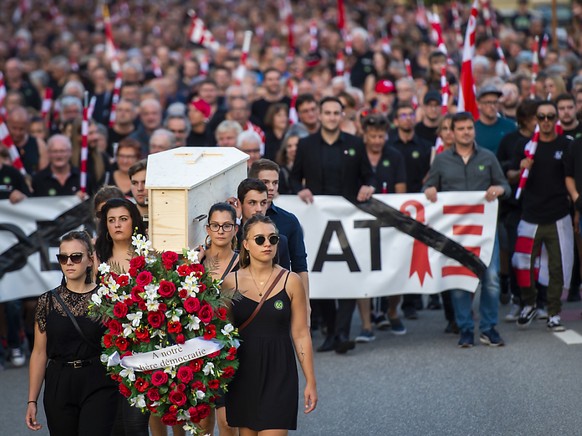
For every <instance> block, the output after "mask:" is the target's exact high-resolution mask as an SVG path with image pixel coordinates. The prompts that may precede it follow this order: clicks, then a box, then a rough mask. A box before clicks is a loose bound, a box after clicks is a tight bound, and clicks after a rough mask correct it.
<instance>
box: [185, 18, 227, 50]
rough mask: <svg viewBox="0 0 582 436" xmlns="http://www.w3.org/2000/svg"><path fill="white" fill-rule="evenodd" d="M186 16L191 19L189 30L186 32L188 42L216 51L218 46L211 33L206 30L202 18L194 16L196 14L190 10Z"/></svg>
mask: <svg viewBox="0 0 582 436" xmlns="http://www.w3.org/2000/svg"><path fill="white" fill-rule="evenodd" d="M188 14H189V15H190V17H191V22H190V29H189V30H188V39H189V40H190V42H192V43H193V44H198V45H201V46H202V47H206V48H209V49H210V50H213V51H216V50H217V49H218V47H219V46H220V45H219V44H218V42H217V41H216V39H214V35H213V34H212V32H211V31H210V30H208V29H207V28H206V24H204V21H203V20H202V18H200V17H199V16H198V15H196V12H194V11H193V10H190V11H189V12H188Z"/></svg>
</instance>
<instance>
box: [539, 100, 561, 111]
mask: <svg viewBox="0 0 582 436" xmlns="http://www.w3.org/2000/svg"><path fill="white" fill-rule="evenodd" d="M542 106H552V107H553V108H554V109H555V110H556V113H558V107H557V106H556V103H554V102H553V101H552V100H539V101H538V106H537V107H536V112H537V110H538V109H539V108H540V107H542Z"/></svg>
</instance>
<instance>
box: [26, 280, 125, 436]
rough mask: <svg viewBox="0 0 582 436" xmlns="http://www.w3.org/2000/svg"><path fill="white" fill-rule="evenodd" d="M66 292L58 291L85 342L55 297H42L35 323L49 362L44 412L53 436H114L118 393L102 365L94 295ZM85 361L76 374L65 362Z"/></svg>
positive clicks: (99, 331) (48, 293)
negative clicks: (92, 314) (92, 306)
mask: <svg viewBox="0 0 582 436" xmlns="http://www.w3.org/2000/svg"><path fill="white" fill-rule="evenodd" d="M96 290H97V288H95V289H93V290H92V291H90V292H86V293H83V294H79V293H76V292H72V291H70V290H68V289H67V288H66V287H64V286H60V287H59V288H57V291H56V292H58V294H59V295H60V297H61V298H62V300H63V301H64V303H65V304H66V305H67V307H68V308H69V310H70V311H71V313H72V314H73V316H74V317H75V319H76V320H77V323H78V324H79V327H80V328H81V330H82V332H83V333H84V334H85V336H86V337H87V339H88V340H89V341H90V342H91V343H87V342H85V340H83V338H81V336H80V334H79V332H78V331H77V330H76V328H75V327H74V325H73V323H72V321H71V319H69V317H68V316H67V314H66V313H65V311H64V310H63V308H62V307H61V305H60V304H59V302H58V301H57V300H56V298H55V297H54V295H52V292H50V291H49V292H46V293H44V294H43V295H41V296H40V298H39V300H38V306H37V309H36V316H35V318H36V322H37V323H38V327H39V329H40V331H41V332H45V333H46V340H47V342H46V354H47V357H48V358H49V362H48V365H47V368H46V373H45V389H44V400H43V404H44V408H45V413H46V417H47V424H48V428H49V431H50V433H51V434H54V435H77V434H83V435H108V434H110V433H111V429H112V426H113V421H114V419H115V413H116V408H117V399H118V397H119V393H118V392H117V386H116V384H115V382H113V381H112V380H111V379H110V378H109V377H108V376H107V374H106V370H105V367H104V366H103V365H102V364H101V362H100V354H101V353H100V348H101V337H102V335H103V333H104V332H105V327H104V326H103V325H102V323H100V322H97V321H94V320H92V319H90V318H88V317H87V308H88V304H89V302H90V301H91V295H92V294H93V293H94V292H95V291H96ZM73 361H83V366H82V367H78V368H75V367H73V366H72V365H71V364H67V363H66V362H73Z"/></svg>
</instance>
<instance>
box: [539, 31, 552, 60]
mask: <svg viewBox="0 0 582 436" xmlns="http://www.w3.org/2000/svg"><path fill="white" fill-rule="evenodd" d="M549 41H550V36H549V35H548V34H547V33H544V36H543V38H542V46H541V48H540V57H541V58H542V59H545V58H546V56H547V54H548V42H549Z"/></svg>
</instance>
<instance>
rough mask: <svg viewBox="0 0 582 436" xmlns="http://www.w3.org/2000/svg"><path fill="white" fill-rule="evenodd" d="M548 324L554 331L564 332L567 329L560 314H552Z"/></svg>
mask: <svg viewBox="0 0 582 436" xmlns="http://www.w3.org/2000/svg"><path fill="white" fill-rule="evenodd" d="M547 326H548V330H550V331H552V332H563V331H565V330H566V327H564V325H563V324H562V318H560V315H554V316H551V317H550V318H549V319H548V323H547Z"/></svg>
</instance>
